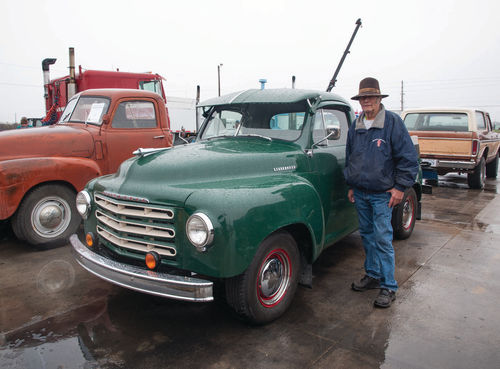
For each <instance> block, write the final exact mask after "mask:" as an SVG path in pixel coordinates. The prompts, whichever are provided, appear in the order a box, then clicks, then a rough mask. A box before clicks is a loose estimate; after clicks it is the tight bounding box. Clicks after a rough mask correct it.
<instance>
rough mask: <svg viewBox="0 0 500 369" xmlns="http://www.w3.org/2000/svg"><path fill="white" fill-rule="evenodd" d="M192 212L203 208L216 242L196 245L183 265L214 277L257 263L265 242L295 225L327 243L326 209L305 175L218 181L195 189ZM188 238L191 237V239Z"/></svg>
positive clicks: (187, 251) (190, 202)
mask: <svg viewBox="0 0 500 369" xmlns="http://www.w3.org/2000/svg"><path fill="white" fill-rule="evenodd" d="M186 210H187V212H188V214H186V215H187V216H189V215H191V214H193V213H195V212H198V211H201V212H203V213H205V214H206V215H208V217H209V218H210V219H211V221H212V223H213V225H214V232H215V234H214V241H213V244H212V245H211V246H210V247H209V248H208V250H207V251H206V252H204V253H200V252H198V251H195V250H194V247H192V246H191V245H190V244H188V245H186V247H185V249H184V252H183V254H184V256H185V257H183V266H184V268H185V269H187V270H195V271H200V272H201V273H204V274H208V275H210V276H214V277H223V278H227V277H232V276H235V275H238V274H240V273H242V272H243V271H244V270H245V269H247V268H248V266H249V264H250V263H251V261H252V259H253V257H254V255H255V252H256V250H257V248H258V247H259V245H260V243H261V242H262V241H263V240H264V239H265V238H266V237H267V236H269V235H270V234H271V233H273V232H275V231H277V230H279V229H281V228H283V227H285V226H287V225H291V224H297V223H300V224H304V225H305V226H306V227H307V229H308V230H309V232H310V233H311V239H312V240H313V243H314V245H313V247H317V245H321V244H322V240H323V237H324V235H323V228H324V227H323V224H324V219H323V209H322V205H321V201H320V198H319V196H318V194H317V192H316V190H315V189H314V187H313V186H312V185H311V184H310V183H308V182H307V181H305V180H304V179H303V178H301V177H297V176H273V177H269V178H262V177H260V178H254V179H248V178H247V179H245V182H244V183H243V182H242V181H236V180H235V181H228V182H225V183H224V182H223V183H217V185H216V186H213V187H212V188H204V189H203V190H199V191H196V190H195V191H194V192H193V193H192V195H191V196H190V197H189V198H188V199H187V201H186ZM187 243H188V241H187Z"/></svg>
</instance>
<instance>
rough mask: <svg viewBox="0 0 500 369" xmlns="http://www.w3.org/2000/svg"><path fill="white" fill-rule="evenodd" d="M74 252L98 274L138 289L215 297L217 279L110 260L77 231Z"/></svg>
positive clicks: (186, 296)
mask: <svg viewBox="0 0 500 369" xmlns="http://www.w3.org/2000/svg"><path fill="white" fill-rule="evenodd" d="M69 240H70V243H71V246H72V247H73V255H74V256H75V259H76V261H77V262H78V264H80V265H81V266H82V267H83V268H85V269H87V270H88V271H89V272H90V273H92V274H95V275H96V276H98V277H100V278H102V279H104V280H106V281H108V282H111V283H114V284H117V285H119V286H122V287H126V288H130V289H132V290H135V291H139V292H143V293H148V294H151V295H156V296H162V297H168V298H172V299H177V300H184V301H198V302H203V301H212V300H213V299H214V297H213V282H211V281H207V280H203V279H199V278H193V277H182V276H177V275H171V274H165V273H158V272H154V271H150V270H144V269H140V268H137V267H135V266H131V265H128V264H123V263H119V262H116V261H114V260H110V259H108V258H105V257H103V256H101V255H98V254H96V253H95V252H93V251H91V250H89V249H88V248H87V247H86V246H85V245H84V244H83V243H82V242H81V241H80V240H79V239H78V236H77V235H76V234H73V235H71V237H70V239H69Z"/></svg>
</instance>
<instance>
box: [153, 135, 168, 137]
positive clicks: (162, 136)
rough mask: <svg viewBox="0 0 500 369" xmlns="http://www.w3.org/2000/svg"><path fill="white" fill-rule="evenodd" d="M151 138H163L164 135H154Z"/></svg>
mask: <svg viewBox="0 0 500 369" xmlns="http://www.w3.org/2000/svg"><path fill="white" fill-rule="evenodd" d="M153 138H165V136H163V135H162V136H154V137H153Z"/></svg>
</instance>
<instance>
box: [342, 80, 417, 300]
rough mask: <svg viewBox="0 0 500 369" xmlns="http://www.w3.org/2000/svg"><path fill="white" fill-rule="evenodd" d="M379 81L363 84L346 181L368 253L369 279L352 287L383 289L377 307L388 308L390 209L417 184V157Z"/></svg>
mask: <svg viewBox="0 0 500 369" xmlns="http://www.w3.org/2000/svg"><path fill="white" fill-rule="evenodd" d="M387 96H388V95H383V94H381V93H380V87H379V83H378V81H377V80H376V79H375V78H370V77H369V78H365V79H363V80H362V81H361V82H360V84H359V93H358V95H356V96H354V97H352V99H353V100H359V102H360V104H361V108H362V109H363V113H362V114H361V115H360V116H359V118H357V119H356V121H355V123H353V124H352V125H351V127H350V129H349V134H348V138H347V147H346V163H345V169H344V176H345V179H346V182H347V184H348V186H349V191H348V194H347V196H348V198H349V201H350V202H352V203H354V204H355V206H356V210H357V213H358V219H359V231H360V234H361V238H362V240H363V247H364V249H365V254H366V258H365V263H364V267H365V276H364V277H363V278H361V280H360V281H356V282H354V283H352V285H351V287H352V289H353V290H354V291H366V290H369V289H378V288H380V292H379V295H378V296H377V298H376V300H375V302H374V305H375V306H377V307H384V308H385V307H389V306H391V303H392V302H393V301H394V300H395V299H396V291H397V289H398V285H397V282H396V280H395V279H394V269H395V261H394V248H393V246H392V225H391V216H392V208H393V207H394V206H396V205H397V204H399V203H400V202H401V201H402V199H403V196H404V192H405V190H406V189H407V188H408V187H411V186H412V185H413V183H414V182H415V179H416V177H417V173H418V157H417V152H416V150H415V147H414V146H413V143H412V140H411V138H410V135H409V134H408V131H407V130H406V127H405V126H404V124H403V121H402V120H401V118H400V117H399V116H398V115H397V114H395V113H392V112H390V111H387V110H385V108H384V105H383V104H382V103H381V101H382V98H384V97H387Z"/></svg>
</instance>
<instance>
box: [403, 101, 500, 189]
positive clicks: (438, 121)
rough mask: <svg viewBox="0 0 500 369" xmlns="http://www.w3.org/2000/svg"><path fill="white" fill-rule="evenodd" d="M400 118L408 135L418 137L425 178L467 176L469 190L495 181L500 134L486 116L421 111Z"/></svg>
mask: <svg viewBox="0 0 500 369" xmlns="http://www.w3.org/2000/svg"><path fill="white" fill-rule="evenodd" d="M402 118H403V120H404V122H405V125H406V128H407V129H408V131H409V132H410V135H412V136H418V143H419V146H420V158H421V160H422V164H423V169H424V178H428V179H431V180H437V179H438V177H437V176H438V175H444V174H447V173H451V172H457V173H467V182H468V184H469V187H470V188H476V189H482V188H483V187H484V182H485V178H486V177H488V178H496V177H497V173H498V155H499V150H500V134H498V133H497V132H495V131H494V129H493V126H492V123H491V119H490V115H489V114H488V113H487V112H485V111H482V110H477V109H467V108H420V109H408V110H405V111H403V113H402ZM424 165H426V166H425V167H424Z"/></svg>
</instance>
